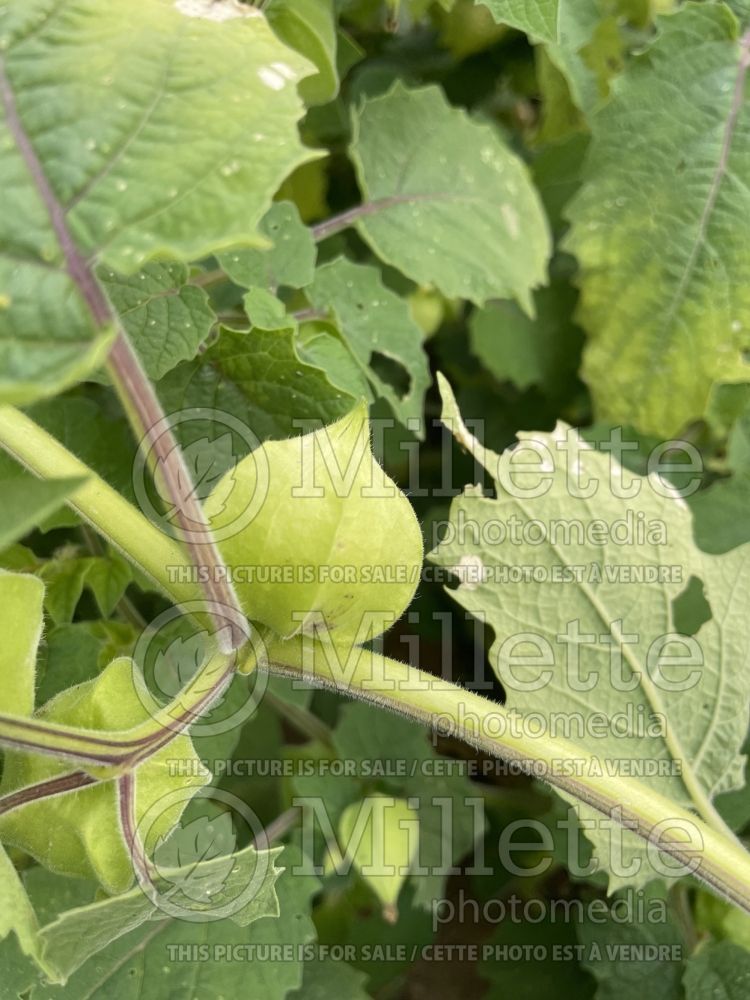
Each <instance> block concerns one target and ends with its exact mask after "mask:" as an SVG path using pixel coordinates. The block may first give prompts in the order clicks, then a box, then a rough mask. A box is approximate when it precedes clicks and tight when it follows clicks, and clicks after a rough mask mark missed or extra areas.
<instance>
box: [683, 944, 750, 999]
mask: <svg viewBox="0 0 750 1000" xmlns="http://www.w3.org/2000/svg"><path fill="white" fill-rule="evenodd" d="M683 984H684V986H685V1000H743V998H744V997H746V996H747V991H748V987H750V953H749V952H748V951H747V950H746V949H745V948H741V947H740V946H739V945H736V944H732V943H731V942H730V941H720V942H719V943H718V944H708V945H705V946H704V947H703V948H701V949H700V950H699V951H697V952H696V953H695V955H692V956H691V958H690V960H689V961H688V963H687V968H686V970H685V978H684V980H683Z"/></svg>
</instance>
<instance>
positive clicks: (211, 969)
mask: <svg viewBox="0 0 750 1000" xmlns="http://www.w3.org/2000/svg"><path fill="white" fill-rule="evenodd" d="M280 861H281V865H282V866H283V867H284V868H286V871H285V872H284V873H283V875H282V876H281V878H280V879H279V880H278V882H277V884H276V891H277V893H278V904H279V915H278V916H265V917H264V916H261V917H260V919H256V920H254V922H253V923H252V924H251V925H250V926H249V927H240V926H237V925H236V924H234V923H232V922H230V921H228V920H222V921H217V922H214V923H190V922H188V921H182V920H176V921H170V920H166V919H165V920H163V921H158V922H156V921H152V922H149V923H145V924H141V926H140V927H138V928H136V929H135V930H131V931H130V933H128V934H126V935H124V936H123V937H121V938H120V939H119V940H117V941H115V942H114V943H113V944H111V945H110V946H109V947H108V948H106V949H105V950H104V951H103V952H101V953H100V954H99V955H98V956H96V957H95V958H92V959H91V960H90V961H89V962H88V963H86V964H85V965H84V966H83V967H82V968H81V969H79V971H78V972H76V973H75V974H74V975H73V976H72V977H71V979H70V980H69V981H68V983H67V984H66V985H65V986H64V987H48V986H42V985H40V986H37V987H35V989H34V991H33V992H32V995H31V996H32V1000H80V998H81V997H83V996H85V997H87V998H88V1000H109V998H112V997H119V996H122V995H127V992H128V991H130V990H132V988H133V983H134V982H135V983H136V984H137V985H138V990H139V993H138V996H139V1000H157V998H162V997H164V996H165V995H169V994H170V993H175V994H178V993H180V992H184V990H185V987H186V986H188V988H189V990H190V992H191V995H195V989H196V983H199V984H201V986H203V985H205V986H206V988H208V983H210V989H211V990H212V991H213V993H214V995H221V996H243V995H246V996H257V997H263V998H264V1000H284V998H285V997H286V996H287V994H288V993H289V992H290V991H291V990H293V989H296V988H298V987H299V986H300V985H301V983H302V968H303V963H302V961H301V959H300V957H299V953H300V951H301V949H302V946H303V945H306V944H308V943H309V942H311V941H313V940H314V939H315V926H314V924H313V922H312V920H311V918H310V915H309V914H310V905H311V898H312V896H313V894H314V893H315V892H316V891H317V889H318V881H317V879H315V878H313V877H311V876H309V875H305V874H297V873H296V872H295V873H293V872H292V871H291V870H290V869H291V868H293V867H297V866H299V865H300V864H301V858H300V856H299V854H298V852H296V851H294V850H293V849H292V848H286V849H285V851H284V853H283V854H282V855H281V856H280ZM227 947H229V948H230V949H233V948H236V949H238V951H237V953H238V954H239V953H241V952H242V950H243V949H246V948H249V949H251V950H250V951H249V952H246V953H249V954H253V951H252V949H257V954H272V953H273V951H272V950H273V948H282V947H283V948H291V949H294V956H295V957H294V958H292V959H290V960H288V961H279V962H271V961H227V960H226V957H225V956H226V948H227ZM181 949H182V950H181ZM202 949H203V954H202ZM214 949H216V950H214ZM199 995H202V994H199Z"/></svg>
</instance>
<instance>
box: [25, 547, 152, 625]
mask: <svg viewBox="0 0 750 1000" xmlns="http://www.w3.org/2000/svg"><path fill="white" fill-rule="evenodd" d="M39 575H40V576H41V578H42V579H43V580H44V582H45V584H46V588H47V589H46V593H45V598H44V604H45V607H46V608H47V610H48V611H49V614H50V616H51V618H52V620H53V621H54V622H55V623H56V624H58V625H59V624H62V623H65V622H70V621H72V619H73V615H74V613H75V610H76V607H77V606H78V602H79V601H80V599H81V595H82V593H83V589H84V587H87V588H88V589H89V590H90V591H91V593H92V594H93V595H94V598H95V599H96V603H97V605H98V606H99V610H100V612H101V614H102V617H103V618H108V617H109V616H110V615H111V614H112V612H113V611H114V609H115V607H116V606H117V604H118V602H119V601H120V599H121V598H122V596H123V594H124V593H125V590H126V589H127V587H128V584H129V583H130V582H131V581H132V579H133V572H132V569H131V567H130V564H129V563H127V562H126V561H125V560H124V559H123V558H122V557H121V556H120V555H118V554H117V553H116V552H113V553H111V554H109V555H107V556H82V557H81V556H78V555H77V553H76V552H75V550H73V551H72V552H63V553H62V554H60V555H59V556H58V557H57V558H55V559H50V560H48V561H47V562H45V563H44V565H43V566H42V567H41V569H40V571H39Z"/></svg>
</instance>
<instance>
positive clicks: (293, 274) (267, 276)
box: [218, 201, 317, 289]
mask: <svg viewBox="0 0 750 1000" xmlns="http://www.w3.org/2000/svg"><path fill="white" fill-rule="evenodd" d="M258 230H259V232H261V233H262V234H263V235H264V236H267V237H268V239H269V240H270V242H271V244H272V246H270V247H269V248H268V249H266V250H255V249H252V250H233V251H232V252H231V253H221V254H218V260H219V264H220V265H221V267H222V269H223V270H224V271H225V272H226V273H227V274H228V275H229V277H230V278H231V279H232V281H234V282H235V283H236V284H238V285H241V286H242V287H243V288H251V287H252V286H253V285H257V286H259V287H260V288H268V289H276V288H278V287H279V286H280V285H286V286H288V287H290V288H304V287H305V286H306V285H309V284H310V282H311V281H312V280H313V276H314V274H315V259H316V257H317V250H316V248H315V240H314V239H313V235H312V233H311V232H310V230H309V229H308V228H307V226H306V225H304V223H303V222H302V220H301V219H300V215H299V211H298V209H297V206H296V205H294V204H293V203H292V202H290V201H278V202H275V203H274V204H273V205H272V206H271V208H270V209H269V210H268V212H266V214H265V215H264V216H263V218H262V219H261V221H260V224H259V226H258Z"/></svg>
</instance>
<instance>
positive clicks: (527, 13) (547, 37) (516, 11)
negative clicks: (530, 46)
mask: <svg viewBox="0 0 750 1000" xmlns="http://www.w3.org/2000/svg"><path fill="white" fill-rule="evenodd" d="M479 2H480V3H483V4H484V6H485V7H489V9H490V11H491V12H492V16H493V17H494V18H495V20H496V21H500V22H501V23H502V24H509V25H510V26H511V27H512V28H518V30H519V31H525V32H526V34H527V35H530V36H531V37H532V38H537V39H539V40H540V41H544V42H554V41H555V39H556V38H557V32H558V26H557V18H558V0H479ZM563 2H565V0H563Z"/></svg>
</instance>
